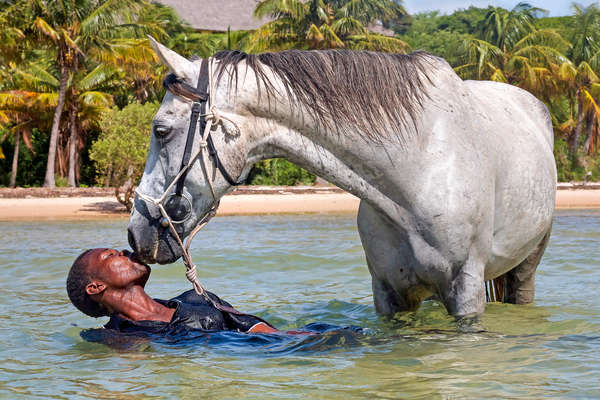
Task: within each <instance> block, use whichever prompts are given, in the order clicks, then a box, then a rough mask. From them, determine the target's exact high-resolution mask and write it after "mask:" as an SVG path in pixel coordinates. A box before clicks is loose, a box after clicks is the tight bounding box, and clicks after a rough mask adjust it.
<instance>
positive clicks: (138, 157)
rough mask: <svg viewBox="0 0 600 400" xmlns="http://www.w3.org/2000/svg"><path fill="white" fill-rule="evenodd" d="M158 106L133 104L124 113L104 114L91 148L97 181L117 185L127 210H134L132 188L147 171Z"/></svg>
mask: <svg viewBox="0 0 600 400" xmlns="http://www.w3.org/2000/svg"><path fill="white" fill-rule="evenodd" d="M158 107H159V104H158V103H146V104H144V105H141V104H139V103H132V104H130V105H128V106H127V107H125V108H123V109H122V110H119V109H118V108H116V107H115V108H113V109H112V110H110V111H109V112H107V113H105V114H104V115H103V117H102V121H101V129H102V133H101V134H100V136H99V138H98V140H96V141H95V142H94V144H93V145H92V148H91V149H90V158H91V159H92V160H93V161H94V162H95V164H96V170H97V171H98V181H99V182H100V183H101V184H103V185H105V186H114V187H115V188H116V195H117V199H118V200H119V201H120V202H121V203H122V204H124V205H125V206H126V207H127V209H128V210H131V207H132V198H133V185H134V184H135V183H137V182H139V180H140V179H141V177H142V174H143V172H144V165H145V163H146V156H147V155H148V147H149V145H150V136H151V134H152V132H151V126H152V118H153V117H154V114H156V111H157V110H158Z"/></svg>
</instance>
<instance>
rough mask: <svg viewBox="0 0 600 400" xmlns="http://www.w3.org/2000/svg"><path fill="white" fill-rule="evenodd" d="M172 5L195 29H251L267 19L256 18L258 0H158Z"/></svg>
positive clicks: (219, 30)
mask: <svg viewBox="0 0 600 400" xmlns="http://www.w3.org/2000/svg"><path fill="white" fill-rule="evenodd" d="M156 1H158V2H159V3H162V4H164V5H167V6H170V7H172V8H173V9H174V10H175V11H176V12H177V14H178V15H179V17H181V19H183V20H184V21H185V22H187V23H188V24H190V25H191V26H192V27H193V28H194V29H197V30H201V31H218V32H224V31H226V30H227V28H228V27H229V28H231V30H233V31H237V30H251V29H256V28H258V27H260V26H261V25H262V24H264V23H265V22H267V20H259V19H256V18H254V16H253V13H254V9H255V8H256V4H257V3H258V0H156Z"/></svg>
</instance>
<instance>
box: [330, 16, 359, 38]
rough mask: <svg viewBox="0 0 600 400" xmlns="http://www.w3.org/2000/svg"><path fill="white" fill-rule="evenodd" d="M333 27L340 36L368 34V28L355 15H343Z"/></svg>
mask: <svg viewBox="0 0 600 400" xmlns="http://www.w3.org/2000/svg"><path fill="white" fill-rule="evenodd" d="M331 29H333V31H334V32H335V33H336V34H337V35H339V36H350V35H366V34H368V32H367V29H366V28H365V27H364V26H363V24H361V23H360V22H359V21H358V20H357V19H355V18H353V17H342V18H340V19H338V20H336V21H334V23H333V24H331Z"/></svg>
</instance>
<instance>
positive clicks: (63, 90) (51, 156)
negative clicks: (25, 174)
mask: <svg viewBox="0 0 600 400" xmlns="http://www.w3.org/2000/svg"><path fill="white" fill-rule="evenodd" d="M68 77H69V72H68V71H67V68H66V67H65V66H64V65H63V66H61V68H60V86H59V88H58V104H57V105H56V110H54V119H53V120H52V130H51V131H50V146H49V148H48V162H47V163H46V176H45V178H44V187H52V188H53V187H55V186H56V184H55V183H54V164H55V161H56V144H57V142H58V130H59V128H60V117H61V115H62V111H63V107H64V105H65V97H66V95H67V79H68Z"/></svg>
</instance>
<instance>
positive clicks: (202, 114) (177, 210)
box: [163, 59, 243, 225]
mask: <svg viewBox="0 0 600 400" xmlns="http://www.w3.org/2000/svg"><path fill="white" fill-rule="evenodd" d="M208 65H209V61H208V60H205V59H203V60H202V62H201V64H200V74H199V76H198V84H197V85H196V87H193V86H190V85H188V84H187V83H185V82H184V81H183V80H181V79H179V78H178V77H177V76H176V75H175V74H172V73H171V74H169V75H167V76H166V77H165V79H164V80H163V86H164V88H165V89H167V90H168V91H170V92H171V93H173V94H174V95H176V96H181V97H184V98H186V99H188V100H191V101H193V104H192V112H191V116H190V125H189V127H188V133H187V138H186V142H185V149H184V152H183V158H182V160H181V166H180V167H179V173H180V176H178V177H177V178H176V179H177V185H176V187H175V194H174V195H171V196H170V197H169V198H168V199H167V201H166V203H165V205H164V208H165V211H166V213H167V214H168V216H169V218H171V221H172V222H173V223H182V222H184V221H185V220H186V219H187V218H189V216H190V215H191V212H192V203H191V200H190V199H188V198H187V197H185V196H184V195H183V189H184V186H185V179H186V177H187V174H188V172H189V169H190V162H194V161H195V160H191V159H190V158H191V155H192V148H193V146H194V137H195V136H196V128H197V126H198V122H200V132H201V133H203V132H204V131H205V129H206V124H207V121H206V115H207V103H208V101H209V99H210V93H209V91H208V86H209V73H210V71H209V70H208V69H209V68H208ZM206 148H207V150H208V155H209V157H210V158H211V159H212V160H213V163H214V165H215V168H217V169H218V170H219V172H220V173H221V175H223V178H225V180H226V181H227V183H229V184H230V185H231V186H238V185H240V184H241V183H243V182H238V181H236V180H235V179H233V178H232V177H231V174H229V172H228V171H227V169H226V168H225V166H224V165H223V163H222V162H221V159H220V158H219V154H218V153H217V149H216V148H215V145H214V142H213V139H212V136H211V134H210V132H208V133H207V137H206ZM178 175H179V174H178ZM207 179H208V177H207ZM163 225H165V224H164V223H163Z"/></svg>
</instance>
